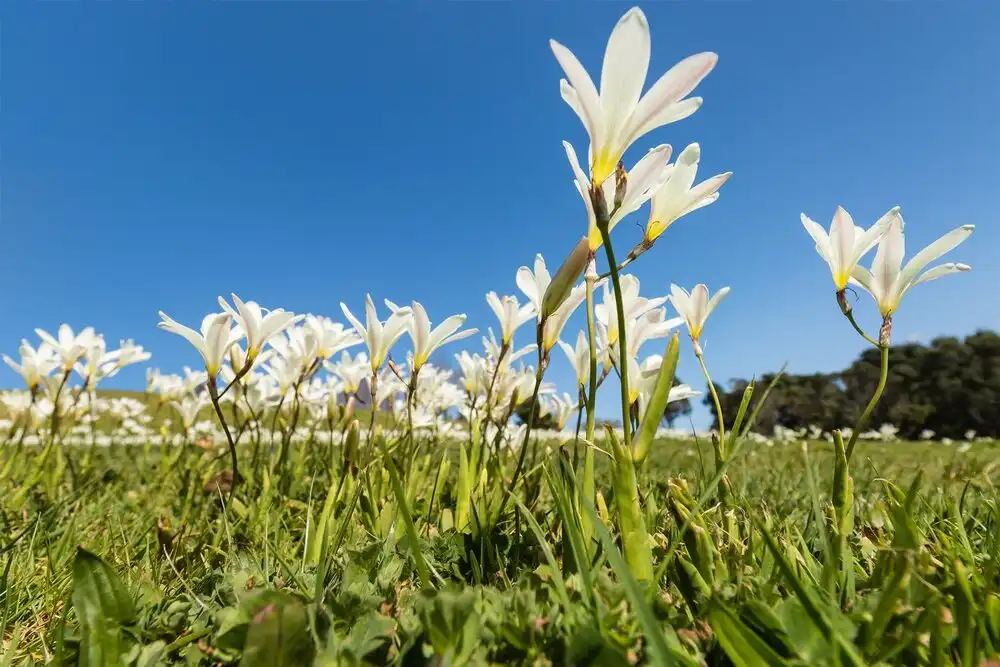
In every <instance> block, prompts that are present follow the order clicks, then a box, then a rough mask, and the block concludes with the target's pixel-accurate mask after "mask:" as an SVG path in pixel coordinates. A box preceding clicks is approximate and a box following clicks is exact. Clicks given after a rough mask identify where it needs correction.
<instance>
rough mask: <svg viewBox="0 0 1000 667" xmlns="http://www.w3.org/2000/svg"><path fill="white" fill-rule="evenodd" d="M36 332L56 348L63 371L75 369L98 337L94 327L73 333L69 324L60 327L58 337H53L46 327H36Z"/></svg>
mask: <svg viewBox="0 0 1000 667" xmlns="http://www.w3.org/2000/svg"><path fill="white" fill-rule="evenodd" d="M35 333H36V334H38V337H39V338H41V339H42V340H43V341H45V342H46V343H48V344H49V346H50V347H51V348H52V349H53V350H55V352H56V354H57V355H58V356H59V358H60V359H61V361H62V369H63V371H67V372H68V371H70V370H72V369H73V366H74V365H75V364H76V362H78V361H79V360H80V357H82V356H83V355H84V353H85V352H86V351H87V348H89V347H90V346H91V345H92V344H93V343H94V340H95V338H96V336H95V335H94V330H93V328H91V327H87V328H86V329H84V330H83V331H81V332H80V333H79V334H78V335H73V329H72V328H71V327H70V326H69V325H68V324H63V325H61V326H60V327H59V331H58V336H59V337H58V339H56V338H53V337H52V336H51V335H49V333H48V332H47V331H45V330H44V329H35Z"/></svg>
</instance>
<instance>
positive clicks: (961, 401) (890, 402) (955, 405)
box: [703, 331, 1000, 438]
mask: <svg viewBox="0 0 1000 667" xmlns="http://www.w3.org/2000/svg"><path fill="white" fill-rule="evenodd" d="M880 363H881V359H880V354H879V351H878V350H876V349H874V348H869V349H867V350H865V351H864V352H863V353H862V354H861V356H859V357H858V358H857V359H856V360H855V361H854V362H853V363H852V364H851V365H850V366H848V367H847V368H846V369H844V370H843V371H841V372H839V373H814V374H811V375H785V376H783V377H782V378H781V380H780V382H779V383H778V384H777V385H775V387H774V389H773V390H772V392H771V394H770V396H769V397H768V399H767V403H766V404H765V405H764V406H763V407H762V408H761V410H760V412H759V414H758V418H757V422H756V424H755V426H754V427H755V429H756V430H758V431H760V432H762V433H771V432H773V431H774V428H775V426H784V427H787V428H791V429H800V428H807V427H809V426H816V427H819V428H821V429H823V430H824V431H830V430H833V429H835V428H845V427H851V426H853V425H854V424H855V423H856V422H857V419H858V417H859V416H860V415H861V413H862V411H863V410H864V409H865V406H866V405H867V404H868V401H869V400H870V399H871V396H872V394H873V393H874V392H875V388H876V386H877V385H878V380H879V372H880ZM773 377H774V376H773V375H770V376H769V375H765V376H763V377H761V379H760V381H759V382H758V383H757V386H758V387H760V389H759V390H758V391H757V392H755V393H756V395H755V396H754V399H753V402H752V403H751V407H750V409H751V410H753V409H754V407H755V404H756V403H757V402H758V401H759V400H760V397H761V395H762V394H763V391H762V390H763V387H765V386H767V384H768V383H769V382H770V381H771V379H773ZM716 386H717V388H718V390H719V392H720V393H719V397H720V402H721V403H722V405H723V411H724V412H725V415H726V420H727V422H728V421H730V420H732V419H734V418H735V416H736V412H737V411H738V409H739V404H740V401H741V400H742V396H743V391H744V389H745V388H746V386H747V381H746V380H742V379H738V380H732V381H731V382H730V387H729V389H728V390H726V389H724V388H723V387H721V386H720V385H716ZM703 403H704V404H705V405H706V406H709V408H710V409H711V411H712V414H713V416H714V414H715V409H714V404H713V402H712V399H711V396H710V395H706V396H705V398H704V400H703ZM882 424H893V425H894V426H896V427H897V428H898V429H899V434H900V436H901V437H905V438H917V437H919V436H920V434H921V433H922V432H923V431H925V430H931V431H934V432H935V433H936V434H937V435H938V436H941V437H949V438H963V437H965V434H966V433H967V432H968V431H975V432H976V434H977V435H981V436H991V437H998V436H1000V335H998V334H997V333H995V332H992V331H978V332H976V333H974V334H972V335H971V336H967V337H966V338H965V339H964V340H961V339H958V338H954V337H942V338H936V339H934V340H933V341H931V343H930V344H929V345H920V344H915V343H907V344H904V345H896V346H894V347H892V348H891V349H890V351H889V375H888V377H887V380H886V387H885V392H884V394H883V396H882V400H881V401H880V402H879V404H878V406H877V407H876V409H875V412H874V413H873V415H872V418H871V421H870V422H869V427H870V428H878V427H879V426H881V425H882ZM713 425H714V426H715V427H717V426H718V424H717V423H715V424H713ZM727 425H728V424H727Z"/></svg>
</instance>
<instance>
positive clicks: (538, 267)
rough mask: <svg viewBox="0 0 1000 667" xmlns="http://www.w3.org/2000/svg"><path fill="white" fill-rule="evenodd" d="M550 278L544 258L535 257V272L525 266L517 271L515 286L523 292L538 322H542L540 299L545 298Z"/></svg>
mask: <svg viewBox="0 0 1000 667" xmlns="http://www.w3.org/2000/svg"><path fill="white" fill-rule="evenodd" d="M550 282H552V276H551V275H549V270H548V269H547V268H546V267H545V258H544V257H542V256H541V255H535V270H534V271H532V270H531V269H529V268H528V267H526V266H522V267H521V268H519V269H518V270H517V286H518V287H519V288H520V289H521V291H522V292H524V296H526V297H527V298H528V301H530V302H531V305H533V306H534V307H535V314H536V316H537V317H538V321H539V322H541V321H542V299H544V298H545V290H547V289H548V288H549V283H550Z"/></svg>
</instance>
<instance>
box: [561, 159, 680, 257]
mask: <svg viewBox="0 0 1000 667" xmlns="http://www.w3.org/2000/svg"><path fill="white" fill-rule="evenodd" d="M563 147H564V148H565V149H566V157H567V158H569V164H570V166H571V167H572V168H573V175H574V177H575V178H574V179H573V184H574V185H575V186H576V190H577V192H579V193H580V196H581V197H583V203H584V205H585V206H586V207H587V221H588V226H587V243H588V245H589V246H590V250H591V252H593V251H594V250H597V249H598V248H600V247H601V244H602V243H604V240H603V237H602V236H601V230H600V229H598V227H597V214H596V213H595V211H594V202H593V199H592V198H591V188H592V185H591V182H590V179H588V178H587V175H586V173H584V171H583V169H581V168H580V161H579V160H578V159H577V157H576V151H575V150H574V149H573V146H572V145H571V144H570V143H569V142H568V141H564V142H563ZM670 150H671V149H670V146H669V145H668V144H662V145H660V146H657V147H656V148H653V149H650V151H649V152H648V153H646V154H645V155H643V156H642V159H640V160H639V162H637V163H636V165H635V166H634V167H632V169H631V170H630V171H629V172H628V175H627V176H626V180H625V196H624V198H623V199H622V200H621V204H620V205H619V206H617V207H615V206H613V203H614V201H615V196H616V191H617V187H618V186H617V183H616V182H615V179H612V178H609V179H605V181H604V183H603V184H602V185H601V186H600V187H601V191H602V195H603V197H604V201H605V202H607V207H608V214H609V216H610V217H609V219H608V232H610V231H611V230H612V229H614V228H615V225H617V224H618V223H619V222H621V221H622V219H623V218H624V217H625V216H627V215H628V214H629V213H632V212H633V211H636V210H638V209H639V207H641V206H642V205H643V204H645V203H646V202H647V201H649V199H650V197H652V196H653V193H654V192H657V191H658V190H659V189H660V188H661V187H662V186H663V184H664V183H665V182H666V180H667V178H669V176H670V165H669V163H668V161H669V160H670Z"/></svg>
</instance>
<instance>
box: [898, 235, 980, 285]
mask: <svg viewBox="0 0 1000 667" xmlns="http://www.w3.org/2000/svg"><path fill="white" fill-rule="evenodd" d="M975 228H976V226H975V225H962V226H961V227H959V228H958V229H953V230H951V231H950V232H948V233H947V234H945V235H944V236H942V237H941V238H939V239H938V240H936V241H934V242H933V243H931V244H930V245H929V246H927V247H926V248H924V249H923V250H921V251H920V252H918V253H917V254H916V255H914V256H913V259H911V260H910V261H909V262H907V263H906V266H905V267H903V271H902V272H901V273H900V275H899V283H900V285H906V284H907V283H909V282H910V281H911V280H913V278H914V277H915V276H916V275H917V274H918V273H920V272H921V271H923V269H924V267H925V266H927V265H928V264H930V263H931V262H933V261H934V260H935V259H937V258H938V257H940V256H941V255H943V254H945V253H946V252H948V251H950V250H952V249H954V248H955V247H956V246H957V245H958V244H960V243H961V242H962V241H964V240H965V239H967V238H969V236H970V235H971V234H972V232H973V230H975Z"/></svg>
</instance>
